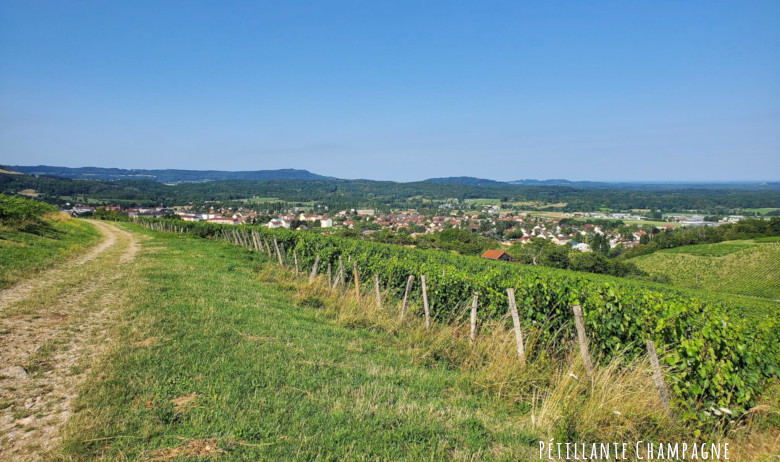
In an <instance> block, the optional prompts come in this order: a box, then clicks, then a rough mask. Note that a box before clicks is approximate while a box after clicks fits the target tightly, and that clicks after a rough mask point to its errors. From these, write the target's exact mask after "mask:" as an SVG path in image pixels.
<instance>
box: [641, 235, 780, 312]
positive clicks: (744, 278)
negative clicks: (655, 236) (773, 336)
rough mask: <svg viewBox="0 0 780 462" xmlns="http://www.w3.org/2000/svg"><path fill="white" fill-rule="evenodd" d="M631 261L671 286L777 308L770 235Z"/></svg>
mask: <svg viewBox="0 0 780 462" xmlns="http://www.w3.org/2000/svg"><path fill="white" fill-rule="evenodd" d="M631 261H632V262H634V263H635V264H636V265H637V266H638V267H639V268H640V269H642V270H644V271H646V272H647V273H649V274H650V275H652V276H655V275H660V276H664V277H666V278H667V279H668V280H669V281H670V283H671V284H672V285H674V286H677V287H683V288H688V289H695V290H697V291H703V292H704V291H706V294H708V295H707V297H709V298H712V297H716V298H718V297H719V298H722V299H723V300H724V301H726V302H727V303H728V302H732V303H739V304H747V305H752V306H753V307H755V308H756V309H757V310H758V311H760V312H761V313H764V314H774V315H776V314H777V313H778V310H780V303H779V301H780V243H779V242H776V241H775V240H773V239H770V240H767V241H759V242H756V241H752V240H746V241H729V242H722V243H718V244H700V245H693V246H684V247H678V248H675V249H669V250H663V251H659V252H655V253H653V254H650V255H644V256H641V257H637V258H634V259H632V260H631ZM751 300H752V301H753V302H751Z"/></svg>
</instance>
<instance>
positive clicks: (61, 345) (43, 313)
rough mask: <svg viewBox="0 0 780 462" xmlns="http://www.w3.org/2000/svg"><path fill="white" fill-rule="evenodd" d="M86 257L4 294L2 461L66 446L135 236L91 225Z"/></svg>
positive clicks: (0, 311) (0, 301) (0, 298)
mask: <svg viewBox="0 0 780 462" xmlns="http://www.w3.org/2000/svg"><path fill="white" fill-rule="evenodd" d="M92 223H93V224H94V225H95V226H96V227H97V228H98V229H99V230H100V231H101V233H103V235H104V239H103V241H101V242H100V243H99V244H98V245H96V246H95V247H93V248H92V249H90V251H89V252H88V253H86V254H85V255H83V256H82V257H80V258H78V259H75V260H71V261H70V262H67V263H65V264H63V265H61V266H58V267H55V268H53V269H50V270H48V271H46V272H44V273H42V274H39V275H37V276H35V277H34V278H33V279H31V280H28V281H23V282H21V283H20V284H17V285H16V286H14V287H11V288H9V289H7V290H5V291H3V292H0V460H38V459H39V458H40V457H41V455H42V454H43V453H45V452H47V451H48V450H50V449H51V448H53V447H55V446H56V444H57V443H58V441H59V440H60V429H61V428H62V425H63V424H64V423H65V422H66V421H67V420H68V418H69V417H70V416H71V414H72V409H71V405H72V400H73V398H75V397H76V395H77V392H76V391H77V390H78V388H79V387H78V386H79V384H80V383H81V381H82V380H83V379H84V378H85V377H86V374H87V372H89V369H90V366H91V364H92V363H93V362H94V359H95V358H96V357H97V355H99V354H100V353H101V352H102V351H104V349H105V345H106V344H107V343H108V342H109V341H110V339H109V338H108V337H107V335H108V334H107V333H108V332H109V329H107V327H108V326H109V324H110V323H111V320H112V317H113V314H115V312H116V310H115V309H114V308H115V307H116V305H117V304H118V302H119V301H118V300H117V296H118V295H117V294H118V291H116V290H113V289H114V287H113V286H114V284H119V283H121V279H122V278H123V277H124V276H127V275H128V274H129V273H130V272H131V271H132V269H133V265H132V264H131V263H132V262H133V259H134V257H135V254H136V252H137V251H138V245H137V240H136V236H135V235H134V234H132V233H130V232H127V231H125V230H123V229H121V228H119V227H118V226H116V225H115V224H111V223H106V222H92Z"/></svg>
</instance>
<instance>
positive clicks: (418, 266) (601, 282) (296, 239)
mask: <svg viewBox="0 0 780 462" xmlns="http://www.w3.org/2000/svg"><path fill="white" fill-rule="evenodd" d="M138 223H140V224H142V225H144V226H146V227H149V228H152V229H156V230H159V231H169V232H178V233H187V234H192V235H195V236H199V237H203V238H211V239H224V240H227V241H229V242H233V243H235V244H238V245H242V246H245V247H248V248H250V249H252V250H254V251H257V252H265V253H267V255H268V257H269V258H271V259H273V260H277V259H278V261H279V263H282V264H284V265H289V266H291V267H292V266H293V265H295V267H296V270H300V271H301V272H309V271H311V272H312V274H313V275H314V276H315V277H316V275H317V274H319V275H323V276H325V275H327V277H328V278H329V280H330V279H331V278H337V277H338V278H341V279H342V280H343V279H347V280H350V279H352V278H353V277H355V276H356V277H357V279H358V280H360V281H373V280H374V278H376V279H378V281H379V283H380V285H381V286H382V287H383V288H384V289H385V290H386V291H389V292H390V293H391V294H392V295H394V296H395V297H398V298H400V297H402V296H403V294H404V293H405V290H407V284H408V283H409V281H410V278H409V276H410V275H414V276H417V278H416V279H414V280H413V281H412V282H411V284H413V285H412V286H411V288H412V290H419V287H420V286H419V280H420V276H425V278H426V283H427V304H426V305H427V309H426V312H429V313H430V317H431V318H432V320H433V322H449V321H451V320H454V319H457V318H461V317H464V316H466V315H467V314H466V312H467V310H466V307H467V306H468V304H470V302H471V300H472V297H473V294H474V293H475V292H478V293H479V305H480V307H479V314H478V317H479V319H481V320H487V319H502V318H503V317H504V316H505V314H506V313H507V308H508V306H509V300H508V296H507V289H513V290H514V293H515V294H516V297H515V298H516V303H517V308H518V312H519V322H520V325H521V326H522V330H524V331H526V332H531V333H532V334H533V335H537V336H541V337H544V338H546V339H549V340H556V339H557V340H560V341H570V340H571V339H572V338H573V336H574V328H573V324H574V323H573V318H574V316H573V314H572V306H574V305H579V306H581V307H582V310H583V312H584V321H585V323H584V324H585V328H586V330H587V332H588V337H589V338H590V340H589V342H590V350H591V353H592V354H593V355H594V357H595V358H596V362H597V363H604V362H607V361H610V360H613V359H614V358H624V360H625V361H626V362H628V361H631V360H634V359H636V358H638V357H641V356H643V355H644V354H646V349H645V348H646V347H645V342H646V341H648V340H651V341H653V342H654V343H655V345H656V346H657V347H658V350H659V352H660V354H661V357H662V364H664V366H665V368H666V370H667V376H666V381H667V382H668V383H669V385H670V386H671V389H672V392H673V395H674V403H675V405H676V406H677V408H678V409H680V410H685V411H686V412H689V413H690V415H693V414H694V413H695V415H696V416H697V417H698V418H700V419H702V420H706V419H713V418H715V417H708V416H709V415H710V414H709V412H708V409H710V408H711V407H713V408H724V409H727V410H728V411H729V413H730V414H731V415H732V416H738V415H740V414H743V413H745V412H746V411H748V410H749V409H750V408H751V407H752V406H753V405H754V404H755V402H756V400H757V398H758V396H759V395H760V393H761V392H762V390H763V389H764V387H765V384H766V382H767V381H768V380H770V379H772V378H774V377H777V376H778V372H780V370H779V369H778V367H779V366H780V364H779V363H780V329H779V328H778V326H777V325H776V324H775V323H774V321H765V322H762V323H760V324H755V323H751V322H748V321H745V320H742V319H738V318H733V319H732V318H729V317H728V315H727V314H726V312H725V310H724V308H723V307H722V306H720V305H718V304H714V303H711V302H706V301H702V300H699V299H696V298H692V297H687V296H684V295H680V294H677V293H674V292H673V291H666V292H664V291H657V290H651V289H646V288H642V287H641V285H640V284H638V283H635V282H634V283H630V282H627V283H626V284H621V283H617V282H615V281H610V280H607V279H603V278H593V277H587V276H584V275H582V274H581V273H575V272H569V271H560V270H553V269H543V268H538V267H530V266H525V265H511V264H504V263H501V262H493V261H486V260H482V259H478V258H473V257H464V256H459V255H454V254H450V253H446V252H440V251H433V250H419V249H411V248H405V247H400V246H394V245H388V244H379V243H371V242H366V241H362V240H358V239H345V238H336V237H331V236H326V235H320V234H315V233H306V232H293V231H288V230H269V229H266V228H260V227H247V226H241V227H234V226H220V225H213V224H206V223H189V222H182V221H178V220H147V219H141V220H138ZM277 249H278V250H277ZM347 262H351V263H349V265H354V266H353V267H352V268H350V266H349V265H347ZM345 266H346V269H345ZM353 268H354V270H355V272H354V276H352V277H350V276H351V275H352V271H350V270H352V269H353ZM339 269H340V270H339ZM412 313H413V314H417V315H421V313H419V312H417V311H416V310H415V309H414V308H413V310H412ZM531 359H533V358H531ZM725 414H726V413H724V416H725ZM724 418H725V417H724Z"/></svg>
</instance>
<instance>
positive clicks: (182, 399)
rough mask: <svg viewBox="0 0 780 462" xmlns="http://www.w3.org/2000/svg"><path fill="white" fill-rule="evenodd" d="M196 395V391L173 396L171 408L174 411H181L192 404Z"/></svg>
mask: <svg viewBox="0 0 780 462" xmlns="http://www.w3.org/2000/svg"><path fill="white" fill-rule="evenodd" d="M197 397H198V394H197V393H190V394H189V395H183V396H179V397H178V398H173V399H172V400H171V404H173V410H174V411H176V412H182V411H185V410H187V409H188V408H189V407H191V406H192V402H193V401H195V399H196V398H197Z"/></svg>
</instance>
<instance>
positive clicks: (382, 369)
mask: <svg viewBox="0 0 780 462" xmlns="http://www.w3.org/2000/svg"><path fill="white" fill-rule="evenodd" d="M150 235H153V237H154V239H152V240H149V241H146V242H145V243H144V247H145V248H146V249H147V250H146V251H143V250H142V252H141V255H140V256H139V257H138V259H137V262H138V264H139V265H140V266H141V267H142V273H143V276H142V279H141V280H140V281H138V283H139V284H140V285H139V287H141V288H142V290H141V291H140V292H139V293H138V297H137V299H136V300H135V301H134V302H133V304H132V305H133V306H132V308H131V309H130V310H129V311H127V312H126V313H125V315H124V320H125V321H126V322H124V323H123V324H122V325H121V327H120V328H119V330H118V331H117V332H115V334H116V335H117V338H122V339H126V341H125V342H123V343H122V344H121V345H117V346H116V348H115V349H114V350H113V351H112V352H111V354H110V357H109V358H108V360H107V361H108V364H109V366H108V367H107V368H106V369H104V370H102V371H101V372H100V373H99V374H98V377H99V380H98V381H96V382H94V383H92V384H91V385H90V386H89V387H88V388H87V389H86V390H85V391H84V393H83V394H82V396H83V398H82V399H81V401H80V403H79V406H80V407H81V408H82V409H83V411H82V414H81V418H80V419H77V420H75V421H74V422H73V424H72V426H71V427H70V428H69V429H68V434H69V435H70V437H69V438H68V439H67V440H66V442H65V448H66V456H67V457H72V458H75V459H77V460H81V459H92V458H95V457H106V458H108V459H114V458H128V459H134V458H144V459H146V458H154V457H159V458H161V459H164V458H166V457H172V456H173V455H176V454H177V451H178V454H179V455H180V456H181V457H186V455H187V454H188V451H194V450H195V447H196V446H197V445H199V444H202V445H204V446H205V445H206V444H211V447H212V449H211V453H209V452H208V451H207V450H204V452H202V453H201V454H205V455H215V456H216V455H226V456H229V458H230V459H231V460H236V459H240V460H268V459H273V460H311V459H316V458H318V457H319V458H325V459H327V460H345V459H361V455H363V456H370V457H371V458H377V459H385V460H387V459H390V460H399V459H413V460H421V459H428V460H444V459H450V458H451V457H453V456H454V457H455V458H456V459H468V458H471V457H477V458H480V459H482V458H485V459H491V460H526V459H528V458H530V457H531V455H532V454H533V451H534V445H535V444H537V439H536V438H537V435H536V434H534V433H533V432H531V431H530V430H529V429H524V428H523V425H521V422H520V421H519V419H520V417H521V416H522V415H523V414H525V410H524V408H522V407H521V408H517V407H516V406H515V405H513V404H512V403H511V402H510V401H506V402H502V401H500V400H495V399H494V398H493V397H491V396H490V395H489V394H485V393H474V390H473V388H472V386H471V385H470V384H469V383H468V381H466V380H465V379H466V376H465V375H464V374H462V373H460V372H458V371H457V370H453V369H452V368H451V367H448V365H447V364H446V363H444V362H442V363H439V364H437V363H436V362H433V363H428V362H426V361H420V359H419V358H418V359H415V355H414V354H410V351H407V350H406V349H405V348H403V347H402V346H400V345H399V344H398V343H397V342H398V341H397V340H396V339H394V338H393V337H392V336H387V335H384V334H381V333H376V332H371V331H370V330H365V329H359V328H358V329H350V328H346V327H344V326H340V325H338V324H335V323H333V322H331V321H329V317H328V316H326V315H325V313H324V312H323V310H322V304H321V302H320V303H315V302H316V300H315V301H305V300H304V301H303V303H296V302H295V299H296V297H295V295H296V288H295V286H294V285H292V284H291V282H292V281H289V280H288V281H274V280H268V279H259V278H258V271H259V270H260V269H261V268H262V267H263V266H264V265H265V263H266V259H265V258H264V257H262V256H258V255H257V254H250V253H249V252H247V251H246V250H244V249H241V248H239V247H236V246H232V245H228V244H219V243H214V242H211V241H207V240H197V239H193V238H182V237H178V236H171V235H167V236H166V235H159V234H157V233H153V234H152V233H150ZM277 272H278V271H277ZM279 282H283V283H279ZM86 417H89V420H87V419H86ZM524 420H527V418H526V419H524ZM95 422H100V425H94V423H95ZM177 448H178V449H177ZM189 454H190V456H192V453H189Z"/></svg>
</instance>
